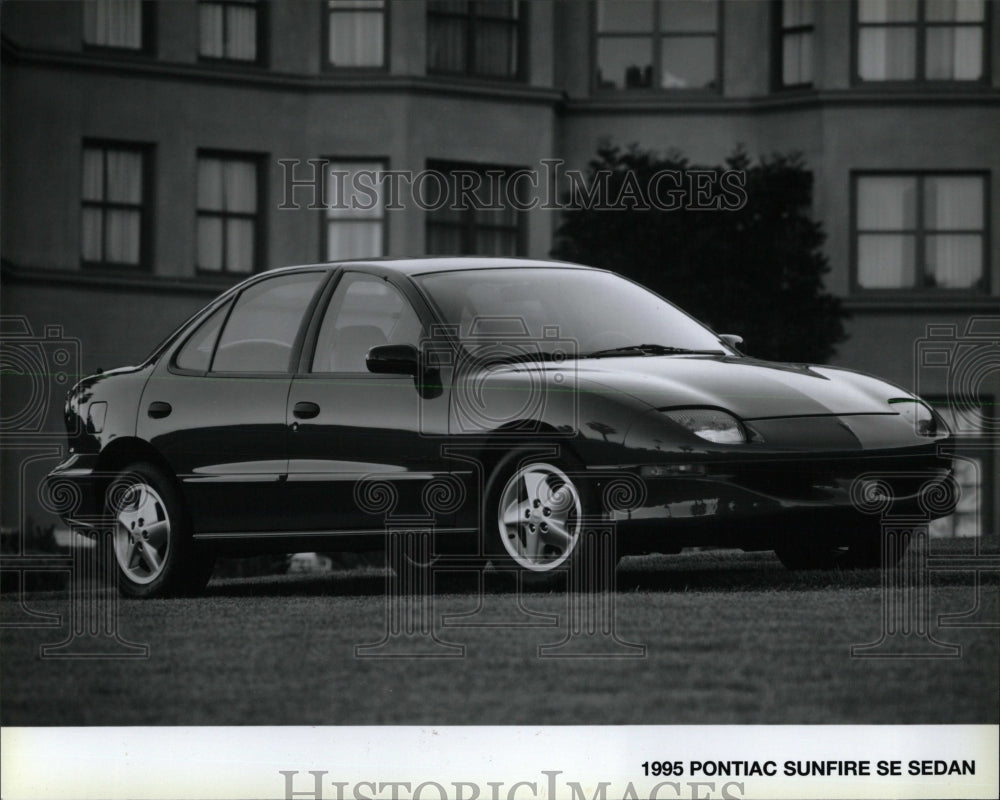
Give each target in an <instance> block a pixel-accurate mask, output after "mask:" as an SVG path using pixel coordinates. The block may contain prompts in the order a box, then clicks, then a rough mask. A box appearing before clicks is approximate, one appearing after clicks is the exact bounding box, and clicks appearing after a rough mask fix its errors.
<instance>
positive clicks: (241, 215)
mask: <svg viewBox="0 0 1000 800" xmlns="http://www.w3.org/2000/svg"><path fill="white" fill-rule="evenodd" d="M203 158H205V159H209V158H211V159H216V160H220V161H244V162H248V161H251V162H253V164H254V168H255V169H256V171H257V210H256V211H255V212H254V213H252V214H251V213H249V212H246V211H237V212H229V211H215V210H210V209H201V208H199V207H198V170H199V168H200V164H201V160H202V159H203ZM267 163H268V155H267V153H256V152H247V151H242V150H219V149H217V148H199V149H198V151H197V153H196V154H195V183H194V186H195V196H194V218H195V223H194V225H195V252H194V268H195V274H196V275H197V276H198V277H232V276H244V277H249V276H250V275H255V274H257V273H258V272H260V271H261V266H262V265H263V264H264V263H266V262H265V259H264V252H265V249H266V247H267V234H266V227H267V226H266V216H265V214H264V209H265V208H266V207H267V196H268V191H267V190H268V186H267V169H266V166H267ZM203 216H205V217H214V218H219V219H222V220H223V237H222V268H221V269H217V270H215V269H206V268H203V267H201V266H199V265H198V220H199V219H201V217H203ZM231 218H232V219H248V218H249V219H252V220H253V221H254V237H253V246H254V257H253V266H252V267H251V269H250V271H249V272H234V271H230V270H228V269H226V236H225V220H226V219H231Z"/></svg>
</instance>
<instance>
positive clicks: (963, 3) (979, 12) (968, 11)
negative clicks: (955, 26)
mask: <svg viewBox="0 0 1000 800" xmlns="http://www.w3.org/2000/svg"><path fill="white" fill-rule="evenodd" d="M984 16H985V14H984V5H983V0H928V2H927V19H928V20H930V21H931V22H981V21H982V20H983V18H984Z"/></svg>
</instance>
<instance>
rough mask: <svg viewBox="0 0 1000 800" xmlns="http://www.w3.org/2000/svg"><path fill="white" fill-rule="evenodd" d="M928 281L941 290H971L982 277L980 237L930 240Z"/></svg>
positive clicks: (936, 238)
mask: <svg viewBox="0 0 1000 800" xmlns="http://www.w3.org/2000/svg"><path fill="white" fill-rule="evenodd" d="M925 250H926V259H927V269H926V274H927V280H928V283H929V284H930V285H932V286H938V287H940V288H942V289H971V288H973V287H975V286H976V285H978V283H979V279H980V278H981V277H982V276H983V239H982V237H981V236H979V235H978V234H951V235H948V236H941V235H932V236H928V237H927V240H926V244H925Z"/></svg>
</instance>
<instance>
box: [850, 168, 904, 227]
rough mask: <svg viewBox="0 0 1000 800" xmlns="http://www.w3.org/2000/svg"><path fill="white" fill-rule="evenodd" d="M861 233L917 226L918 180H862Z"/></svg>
mask: <svg viewBox="0 0 1000 800" xmlns="http://www.w3.org/2000/svg"><path fill="white" fill-rule="evenodd" d="M857 226H858V230H862V231H865V230H867V231H887V230H890V231H891V230H904V229H913V228H915V227H916V226H917V179H916V178H911V177H885V178H881V177H880V178H876V177H865V178H859V179H858V218H857Z"/></svg>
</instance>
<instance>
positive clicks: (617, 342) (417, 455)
mask: <svg viewBox="0 0 1000 800" xmlns="http://www.w3.org/2000/svg"><path fill="white" fill-rule="evenodd" d="M738 343H739V339H738V337H734V336H719V335H717V334H715V333H713V332H712V331H711V330H709V329H708V328H706V327H705V326H703V325H701V324H700V323H698V322H697V321H696V320H694V319H692V318H691V317H689V316H688V315H686V314H685V313H684V312H682V311H680V310H679V309H678V308H676V307H675V306H673V305H671V304H670V303H669V302H667V301H666V300H664V299H663V298H661V297H659V296H657V295H655V294H653V293H651V292H649V291H648V290H646V289H644V288H643V287H641V286H639V285H637V284H635V283H633V282H631V281H629V280H626V279H624V278H622V277H620V276H618V275H615V274H614V273H611V272H607V271H604V270H599V269H592V268H588V267H583V266H579V265H575V264H567V263H555V262H549V261H530V260H521V259H483V258H433V259H386V260H380V259H376V260H366V261H357V262H341V263H331V264H319V265H310V266H300V267H290V268H285V269H277V270H273V271H270V272H266V273H263V274H259V275H255V276H253V277H251V278H249V279H247V280H246V281H244V282H243V283H241V284H240V285H238V286H236V287H234V288H233V289H231V290H229V291H227V292H226V293H225V294H223V295H222V296H221V297H219V298H218V299H216V300H215V301H214V302H212V303H211V304H209V305H208V306H207V307H206V308H204V309H203V310H202V311H200V312H199V313H197V314H196V315H195V316H194V317H192V318H191V319H190V320H189V321H188V322H186V323H185V324H184V325H182V326H181V327H180V328H178V329H177V330H176V331H175V332H174V333H173V334H171V336H170V337H169V338H168V339H167V340H166V341H165V342H164V343H163V344H161V345H160V346H159V347H157V348H156V350H155V351H154V352H153V354H152V355H151V356H150V357H149V358H148V359H147V360H146V361H145V362H143V363H142V364H140V365H139V366H135V367H125V368H121V369H116V370H112V371H109V372H105V373H103V374H98V375H94V376H91V377H89V378H86V379H85V380H83V381H81V382H80V383H79V384H78V385H77V386H76V387H75V388H74V389H73V390H72V391H71V392H70V395H69V397H68V399H67V404H66V422H67V427H68V430H69V432H70V444H71V451H70V455H69V457H68V458H67V460H66V461H65V462H64V463H62V464H61V465H60V466H59V467H57V468H56V469H55V470H54V471H53V472H52V473H51V474H50V475H49V477H48V479H47V487H48V490H49V492H50V493H51V495H52V496H53V497H62V498H66V497H72V498H73V499H74V501H75V502H74V503H73V506H74V507H73V508H68V507H67V508H65V509H64V511H63V516H64V518H65V519H66V521H67V522H68V523H69V524H71V525H72V526H73V527H74V528H75V529H76V530H78V531H81V532H89V533H90V534H91V535H99V533H100V532H101V531H106V532H108V535H110V537H111V540H112V542H113V549H114V553H115V560H116V562H117V569H118V583H119V587H120V589H121V591H122V592H123V593H125V594H126V595H129V596H156V595H162V594H170V593H181V592H191V591H197V590H198V589H200V588H202V587H203V586H204V584H205V582H206V581H207V580H208V577H209V575H210V573H211V568H212V564H213V561H214V558H215V556H216V555H217V554H230V555H231V554H250V553H257V552H263V551H277V552H295V551H298V550H321V551H324V550H325V551H331V550H372V549H378V548H381V547H383V546H384V543H385V541H386V538H387V537H386V531H387V530H388V529H391V528H393V527H395V528H399V526H401V525H402V526H404V527H405V526H406V525H410V526H416V527H419V528H421V529H424V530H432V531H433V548H432V550H433V552H432V555H433V556H435V557H438V558H445V557H448V556H450V555H454V556H456V557H462V556H469V557H470V558H472V559H473V560H475V563H479V564H482V565H486V564H487V563H492V564H493V566H494V567H496V568H498V569H500V570H501V571H502V572H509V573H514V574H517V573H520V574H521V576H522V578H528V579H541V578H548V577H552V576H554V575H556V574H559V573H564V574H565V573H566V571H567V570H572V569H573V568H574V567H576V566H579V563H580V562H581V560H583V559H586V558H587V557H588V554H587V552H586V548H585V547H584V546H583V545H582V544H581V542H583V541H584V540H585V539H586V538H587V537H585V536H583V535H582V534H583V532H585V531H586V530H587V526H589V525H594V524H597V525H605V526H608V525H610V526H612V527H611V529H612V530H613V531H614V533H613V536H614V543H615V552H616V554H617V555H618V556H621V555H628V554H636V553H646V552H665V553H670V552H678V551H679V549H680V548H682V547H685V546H692V545H725V546H735V547H742V548H744V549H775V550H776V551H777V552H778V555H779V556H780V557H781V559H782V560H783V561H784V562H785V564H786V565H788V566H789V567H792V568H800V567H805V568H822V567H830V566H837V565H841V566H851V567H853V566H878V565H879V563H880V561H881V560H882V556H883V554H882V548H881V547H880V544H879V543H880V530H881V520H882V519H883V517H882V516H880V513H879V512H881V513H886V512H891V513H904V512H907V511H908V510H912V511H913V512H915V513H921V514H923V515H925V516H927V517H930V518H933V517H939V516H943V515H945V514H947V513H950V512H951V511H952V509H953V507H954V497H953V494H954V493H953V492H951V491H949V485H950V481H951V474H950V466H951V465H950V459H949V458H948V453H950V446H951V435H950V433H949V431H948V429H947V427H946V426H945V424H944V422H943V421H942V420H941V419H940V417H939V416H938V415H937V414H936V413H935V412H934V411H933V410H932V409H931V408H930V407H929V406H927V405H926V404H924V403H923V402H921V401H920V400H919V399H918V398H917V397H915V396H914V395H912V394H910V393H909V392H907V391H905V390H903V389H901V388H899V387H898V386H894V385H892V384H889V383H886V382H884V381H882V380H879V379H877V378H873V377H870V376H867V375H863V374H859V373H857V372H852V371H850V370H846V369H836V368H832V367H822V366H809V365H800V364H779V363H772V362H767V361H760V360H756V359H754V358H750V357H748V356H746V355H743V354H742V353H741V352H740V351H739V350H737V349H736V345H737V344H738ZM67 483H68V484H70V485H66V484H67ZM897 555H898V554H897ZM420 563H422V564H424V565H426V563H427V562H426V561H423V562H420Z"/></svg>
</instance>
